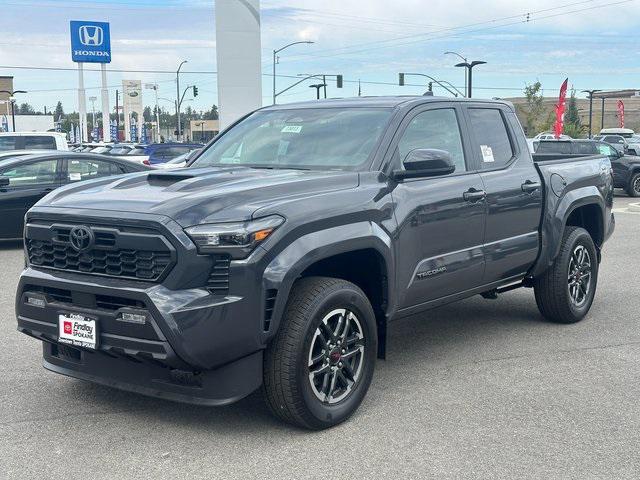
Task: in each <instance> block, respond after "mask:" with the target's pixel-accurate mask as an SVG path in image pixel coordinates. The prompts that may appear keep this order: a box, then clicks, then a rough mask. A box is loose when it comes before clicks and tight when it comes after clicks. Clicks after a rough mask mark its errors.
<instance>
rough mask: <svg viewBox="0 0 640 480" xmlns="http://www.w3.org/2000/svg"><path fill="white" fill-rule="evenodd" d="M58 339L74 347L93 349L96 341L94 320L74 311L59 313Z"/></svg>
mask: <svg viewBox="0 0 640 480" xmlns="http://www.w3.org/2000/svg"><path fill="white" fill-rule="evenodd" d="M58 341H59V342H60V343H66V344H67V345H73V346H75V347H84V348H91V349H95V348H96V345H97V343H98V342H97V341H98V334H97V331H96V321H95V320H92V319H90V318H87V317H85V316H84V315H78V314H76V313H68V314H60V315H59V316H58Z"/></svg>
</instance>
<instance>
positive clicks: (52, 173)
mask: <svg viewBox="0 0 640 480" xmlns="http://www.w3.org/2000/svg"><path fill="white" fill-rule="evenodd" d="M148 168H149V167H146V166H145V165H139V164H136V163H133V162H127V161H126V160H118V159H113V158H108V157H105V156H103V155H95V154H85V153H74V152H63V151H51V152H49V153H40V154H34V155H20V156H18V155H16V156H15V157H10V158H7V157H5V158H3V159H0V212H2V222H0V239H10V238H22V230H23V228H24V215H25V213H27V210H29V209H30V208H31V207H32V206H33V205H34V204H35V203H36V202H37V201H38V200H40V199H41V198H42V197H44V196H45V195H46V194H47V193H49V192H51V191H52V190H54V189H56V188H58V187H60V186H62V185H66V184H69V183H76V182H80V181H83V180H90V179H94V178H100V177H108V176H112V175H120V174H123V173H131V172H141V171H144V170H148Z"/></svg>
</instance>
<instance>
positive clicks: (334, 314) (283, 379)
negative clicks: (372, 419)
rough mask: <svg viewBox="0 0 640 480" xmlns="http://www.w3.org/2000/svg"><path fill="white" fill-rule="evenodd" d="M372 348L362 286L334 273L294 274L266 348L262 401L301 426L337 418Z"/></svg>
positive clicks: (367, 377) (344, 414) (357, 387)
mask: <svg viewBox="0 0 640 480" xmlns="http://www.w3.org/2000/svg"><path fill="white" fill-rule="evenodd" d="M376 351H377V335H376V322H375V316H374V313H373V309H372V308H371V304H370V303H369V300H368V299H367V297H366V295H365V294H364V293H363V292H362V290H360V289H359V288H358V287H357V286H356V285H354V284H352V283H349V282H347V281H344V280H340V279H334V278H325V277H310V278H304V279H302V280H299V281H298V282H297V283H296V284H295V285H294V287H293V289H292V292H291V296H290V298H289V302H288V304H287V308H286V311H285V314H284V316H283V319H282V323H281V325H280V328H279V330H278V333H277V334H276V337H275V339H274V340H273V341H272V342H271V344H270V345H269V347H268V348H267V351H266V355H265V363H264V391H265V397H266V399H267V404H268V405H269V407H270V409H271V411H272V412H273V413H274V415H276V416H277V417H279V418H280V419H282V420H284V421H286V422H289V423H292V424H294V425H297V426H301V427H304V428H309V429H313V430H320V429H324V428H328V427H331V426H333V425H336V424H338V423H340V422H343V421H344V420H346V419H347V418H349V416H350V415H351V414H352V413H353V412H354V411H355V410H356V409H357V408H358V406H359V405H360V403H361V402H362V399H363V398H364V396H365V394H366V393H367V390H368V388H369V385H370V383H371V378H372V376H373V370H374V366H375V360H376Z"/></svg>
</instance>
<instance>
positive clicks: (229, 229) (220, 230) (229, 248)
mask: <svg viewBox="0 0 640 480" xmlns="http://www.w3.org/2000/svg"><path fill="white" fill-rule="evenodd" d="M283 223H284V218H282V217H280V216H279V215H272V216H269V217H264V218H259V219H257V220H249V221H247V222H242V223H211V224H205V225H196V226H193V227H189V228H187V229H185V232H187V234H188V235H189V236H190V237H191V239H192V240H193V242H194V243H195V244H196V246H197V247H198V252H199V253H203V254H207V253H216V252H221V251H226V252H237V253H244V254H246V255H248V254H249V253H250V252H251V250H253V249H254V248H255V247H256V246H257V245H258V244H260V243H261V242H263V241H265V240H266V239H267V238H268V237H269V235H271V234H272V233H273V232H274V231H275V229H276V228H278V227H279V226H280V225H282V224H283Z"/></svg>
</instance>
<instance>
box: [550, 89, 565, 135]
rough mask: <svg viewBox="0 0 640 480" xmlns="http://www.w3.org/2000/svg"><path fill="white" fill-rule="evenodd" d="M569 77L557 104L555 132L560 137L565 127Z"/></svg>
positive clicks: (561, 90)
mask: <svg viewBox="0 0 640 480" xmlns="http://www.w3.org/2000/svg"><path fill="white" fill-rule="evenodd" d="M568 84H569V79H568V78H566V79H565V80H564V82H562V86H561V87H560V95H559V96H558V104H557V105H556V123H554V125H553V133H554V135H555V137H556V138H560V135H562V130H563V129H564V111H565V107H566V100H567V85H568Z"/></svg>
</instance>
